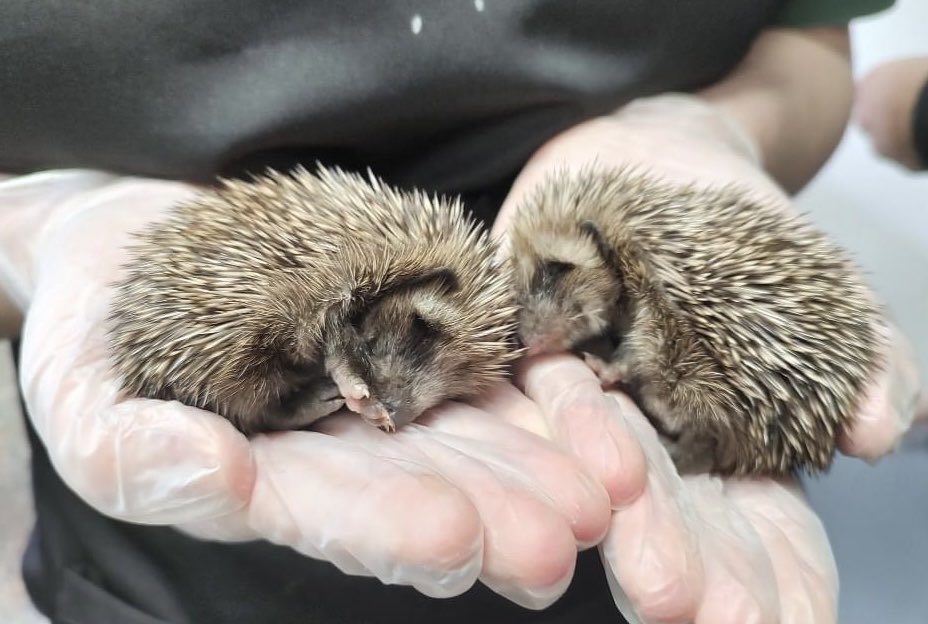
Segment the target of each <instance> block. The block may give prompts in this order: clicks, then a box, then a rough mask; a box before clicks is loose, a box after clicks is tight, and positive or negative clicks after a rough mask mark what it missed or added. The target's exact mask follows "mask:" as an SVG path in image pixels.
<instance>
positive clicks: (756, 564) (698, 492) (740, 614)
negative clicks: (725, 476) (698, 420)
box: [685, 476, 815, 624]
mask: <svg viewBox="0 0 928 624" xmlns="http://www.w3.org/2000/svg"><path fill="white" fill-rule="evenodd" d="M685 481H686V485H687V490H688V491H689V493H690V496H691V500H692V502H693V505H694V506H695V509H696V510H697V511H698V514H699V518H700V522H699V523H700V546H701V552H702V559H703V562H704V570H705V592H704V593H703V595H702V598H701V602H700V605H699V609H698V611H697V614H696V620H695V621H696V623H697V624H703V623H705V624H726V623H730V624H740V623H741V622H756V623H758V624H760V623H762V622H763V623H768V624H779V623H780V622H781V621H782V620H781V618H780V599H779V594H778V587H777V578H776V575H775V573H774V569H773V563H772V562H771V555H770V554H768V550H767V546H766V544H765V543H764V542H763V541H762V540H761V539H760V536H759V535H758V533H757V531H756V530H755V528H754V527H753V525H751V524H750V523H749V522H748V521H747V519H746V518H745V517H744V515H743V514H742V513H741V511H740V509H739V508H738V506H737V505H733V504H732V503H731V501H730V500H728V498H727V496H726V495H725V493H724V492H723V482H722V481H721V480H720V479H717V478H712V477H707V476H699V477H688V478H686V479H685ZM811 621H812V622H814V621H815V620H811Z"/></svg>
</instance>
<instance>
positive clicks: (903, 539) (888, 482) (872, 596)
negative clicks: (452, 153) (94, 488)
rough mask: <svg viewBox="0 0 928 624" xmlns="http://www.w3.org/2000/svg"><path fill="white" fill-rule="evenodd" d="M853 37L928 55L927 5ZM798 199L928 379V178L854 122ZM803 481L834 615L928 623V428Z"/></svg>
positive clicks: (5, 459)
mask: <svg viewBox="0 0 928 624" xmlns="http://www.w3.org/2000/svg"><path fill="white" fill-rule="evenodd" d="M852 37H853V42H854V51H855V58H854V71H855V74H856V75H857V76H861V75H863V74H864V73H865V72H866V71H868V70H869V69H871V68H872V67H874V66H875V65H877V64H879V63H882V62H885V61H889V60H892V59H896V58H899V57H903V56H910V55H928V2H925V0H897V2H896V6H895V7H894V8H893V9H891V10H889V11H887V12H884V13H882V14H880V15H878V16H875V17H872V18H867V19H862V20H858V21H857V22H856V23H855V24H854V25H853V26H852ZM797 202H798V205H799V208H800V209H801V210H803V211H807V212H809V213H810V214H811V215H812V217H813V218H814V219H815V220H816V221H818V223H819V224H821V225H822V226H823V227H824V228H826V229H827V230H828V231H829V232H830V233H831V234H832V235H833V236H834V237H835V238H836V239H837V240H838V241H839V242H841V243H842V244H844V245H845V246H846V247H848V248H849V249H851V250H852V251H853V252H854V253H855V255H856V258H857V260H858V262H859V263H860V264H862V265H863V266H864V267H865V269H866V270H867V271H868V273H869V275H870V280H871V283H872V284H873V286H874V287H875V288H876V289H877V291H878V292H879V293H880V294H881V295H882V296H883V298H884V300H885V301H886V302H887V303H888V305H889V307H890V310H891V313H892V314H893V317H894V319H895V321H896V323H897V324H898V325H899V326H900V327H901V328H902V329H903V331H904V332H905V334H906V335H907V336H908V337H909V338H910V339H911V340H912V342H913V343H914V345H915V347H916V350H917V352H918V357H919V361H920V364H921V370H922V378H923V380H925V381H926V382H928V173H923V174H912V173H908V172H907V171H905V170H904V169H902V168H901V167H899V166H896V165H893V164H891V163H889V162H887V161H883V160H880V159H879V158H878V157H877V156H876V155H875V154H874V153H873V152H872V151H871V149H870V147H869V145H868V143H867V141H866V139H865V138H864V136H863V135H862V133H861V132H860V131H859V130H858V129H857V128H856V127H851V128H849V129H848V131H847V133H846V135H845V137H844V140H843V142H842V143H841V146H840V147H839V148H838V150H837V152H836V153H835V154H834V156H833V157H832V159H831V160H830V161H829V163H828V164H827V165H826V167H825V168H824V169H823V170H822V172H821V173H820V174H819V176H818V177H817V178H816V179H815V180H814V181H813V183H812V184H811V185H810V186H809V187H808V188H807V189H806V190H805V191H804V192H803V193H802V194H801V195H800V196H799V197H798V199H797ZM14 383H15V380H14V379H13V375H12V368H11V364H10V353H9V345H8V344H6V343H4V342H0V501H3V502H2V504H0V622H4V623H5V624H38V623H40V622H46V621H47V620H45V619H44V618H41V617H40V616H38V615H37V614H36V613H35V612H34V611H33V610H32V608H31V605H30V603H29V600H28V598H27V597H26V595H25V592H24V590H23V588H22V583H21V581H20V576H19V560H20V556H21V553H22V548H23V546H24V544H25V540H26V535H27V532H28V530H29V528H30V527H31V525H32V511H31V500H30V495H29V490H28V487H29V483H28V472H27V470H26V466H27V462H28V453H27V450H26V442H25V439H24V433H23V430H22V426H21V422H20V418H19V411H18V410H19V408H18V403H17V399H16V392H15V385H14ZM806 487H807V491H808V493H809V498H810V500H811V501H812V504H813V506H814V507H815V509H816V511H817V512H818V513H819V514H820V516H821V517H822V519H823V521H824V522H825V526H826V529H827V530H828V534H829V537H830V538H831V544H832V548H833V550H834V553H835V558H836V560H837V562H838V568H839V573H840V578H841V597H840V618H839V621H840V622H841V623H842V624H872V623H873V622H892V623H893V624H925V622H928V591H926V590H928V585H926V582H928V432H914V434H913V435H911V436H910V440H908V443H907V445H906V446H905V447H904V448H903V449H901V450H900V452H898V453H896V454H895V455H893V456H892V457H889V458H887V459H884V460H883V461H881V462H880V463H879V465H878V466H876V467H871V466H868V465H867V464H864V463H863V462H860V461H857V460H850V459H845V458H839V460H838V461H837V463H836V464H835V466H834V468H833V469H832V471H831V473H830V474H829V475H828V476H827V477H824V478H820V479H815V480H808V481H807V482H806ZM101 624H102V623H101Z"/></svg>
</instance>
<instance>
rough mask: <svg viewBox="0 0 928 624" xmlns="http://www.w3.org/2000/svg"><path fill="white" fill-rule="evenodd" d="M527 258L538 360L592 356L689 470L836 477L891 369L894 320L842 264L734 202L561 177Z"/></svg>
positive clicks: (519, 265) (799, 222) (520, 266)
mask: <svg viewBox="0 0 928 624" xmlns="http://www.w3.org/2000/svg"><path fill="white" fill-rule="evenodd" d="M511 245H512V248H511V251H512V266H513V273H514V280H515V286H516V290H517V296H516V298H517V303H518V304H519V305H520V306H521V312H520V313H519V314H520V316H519V328H518V334H519V337H520V339H521V341H522V342H523V344H525V346H526V347H528V350H529V352H530V353H531V352H547V351H561V350H575V351H580V352H584V356H585V358H586V360H587V362H589V363H590V365H591V367H592V368H594V370H596V372H597V373H598V375H599V376H600V378H601V379H602V380H603V382H604V383H605V384H607V385H608V384H611V383H616V382H619V383H620V384H621V385H622V386H624V388H625V389H626V390H627V391H628V392H629V394H630V396H632V397H633V398H634V399H635V400H636V402H637V403H638V404H639V406H640V407H641V408H642V410H643V411H644V412H645V414H646V415H647V416H648V417H649V419H651V421H652V422H653V423H654V424H655V428H656V429H657V430H658V431H659V432H660V433H661V436H662V439H663V441H664V442H665V445H666V446H667V448H668V450H669V452H670V454H671V457H672V458H673V459H674V461H675V463H676V465H677V467H678V469H679V470H680V471H681V472H714V473H717V474H723V475H767V476H778V475H784V474H787V473H791V472H793V471H796V470H801V471H806V472H810V473H815V472H818V471H823V470H826V469H827V468H828V467H829V466H830V464H831V461H832V458H833V456H834V451H835V446H836V438H837V436H838V435H839V433H840V432H841V431H842V430H843V428H844V427H846V426H847V425H848V423H849V422H850V420H851V419H852V418H853V417H854V415H855V413H856V409H857V407H858V403H859V402H860V401H861V400H862V398H863V394H864V392H865V388H866V386H867V385H868V382H870V381H872V380H874V379H875V378H876V375H877V374H878V372H879V368H880V366H881V365H882V353H883V352H884V346H885V345H884V340H885V339H884V336H883V333H882V327H884V325H883V319H882V315H881V311H880V309H879V307H878V306H877V305H876V303H875V302H874V297H873V295H872V294H871V292H870V291H869V289H868V288H867V286H866V285H865V284H864V282H863V280H862V279H861V277H859V274H858V272H857V270H856V269H855V267H854V266H853V265H852V264H851V263H850V261H849V260H848V259H847V258H846V257H845V254H844V253H843V252H842V250H841V249H839V248H838V247H837V246H836V245H834V244H832V243H830V242H829V241H828V240H827V239H826V237H825V236H824V235H822V234H821V233H819V232H818V231H817V230H816V229H815V228H814V227H813V226H812V225H811V224H810V223H808V222H806V221H805V220H804V219H802V218H801V217H799V216H798V215H792V214H787V213H786V212H785V211H783V210H782V209H781V208H778V207H777V206H775V205H772V204H770V203H765V202H763V201H758V200H755V199H751V198H750V197H749V196H748V194H747V193H746V192H744V191H741V190H739V189H737V188H735V187H732V186H730V187H724V188H720V189H716V190H703V189H698V188H696V187H694V186H689V187H678V186H672V185H669V184H667V183H661V182H660V181H658V180H656V179H654V178H652V177H650V176H649V175H647V174H644V173H642V172H641V171H636V170H633V169H628V168H625V169H618V170H593V169H587V170H585V171H582V172H580V173H579V174H573V175H570V174H566V173H558V174H555V175H552V176H549V178H548V179H547V180H546V181H544V182H543V183H542V184H541V185H540V186H539V187H538V189H536V192H535V194H534V195H533V196H532V197H531V198H530V199H529V200H528V201H527V202H526V203H525V204H523V205H522V206H521V207H520V211H519V213H518V215H517V216H516V218H515V222H514V224H513V227H512V230H511ZM597 341H598V342H599V344H600V345H603V344H605V345H606V346H607V351H606V353H605V355H602V356H600V355H596V354H594V353H595V352H594V351H592V347H593V345H594V344H595V343H596V342H597Z"/></svg>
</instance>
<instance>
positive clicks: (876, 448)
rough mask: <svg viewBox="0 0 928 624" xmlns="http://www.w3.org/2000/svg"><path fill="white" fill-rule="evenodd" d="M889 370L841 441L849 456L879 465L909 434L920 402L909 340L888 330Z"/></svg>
mask: <svg viewBox="0 0 928 624" xmlns="http://www.w3.org/2000/svg"><path fill="white" fill-rule="evenodd" d="M887 331H888V337H889V354H888V356H887V366H886V368H885V370H884V371H883V372H882V374H881V375H880V377H879V378H878V379H876V380H874V382H873V384H872V385H871V386H870V388H869V389H868V390H867V392H866V394H865V396H864V400H863V402H862V404H861V407H860V408H859V409H858V413H857V417H856V419H855V422H854V425H853V426H852V427H851V428H850V429H849V430H848V431H845V432H843V433H842V434H841V436H840V437H839V438H838V448H839V449H840V450H841V451H842V452H843V453H845V454H847V455H852V456H855V457H859V458H861V459H865V460H867V461H871V462H872V461H876V460H877V459H879V458H880V457H882V456H883V455H885V454H887V453H889V452H891V451H892V450H894V449H895V448H896V446H897V445H898V443H899V441H900V440H901V439H902V437H903V436H904V435H905V433H906V431H908V429H909V427H910V426H911V424H912V420H913V418H914V417H915V414H916V411H917V409H918V403H919V399H920V390H919V375H918V369H917V367H916V364H915V355H914V353H913V351H912V348H911V345H910V344H909V343H908V341H907V340H906V338H905V336H903V335H902V333H901V332H900V331H899V330H898V329H897V328H895V327H892V326H890V327H889V328H888V330H887Z"/></svg>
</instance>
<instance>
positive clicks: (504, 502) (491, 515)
mask: <svg viewBox="0 0 928 624" xmlns="http://www.w3.org/2000/svg"><path fill="white" fill-rule="evenodd" d="M418 422H419V424H415V425H412V426H407V427H405V428H403V429H402V430H400V431H399V432H397V433H396V434H394V435H384V434H381V433H380V432H377V431H374V430H373V429H372V428H371V427H369V426H363V425H359V423H358V422H357V421H356V419H353V420H352V419H333V420H331V421H329V422H328V423H323V424H322V428H323V429H324V430H325V431H326V432H327V433H330V434H332V435H335V436H338V437H339V438H340V439H343V440H351V441H353V442H356V443H358V444H363V446H364V448H365V449H367V450H369V451H370V452H371V453H374V454H376V455H377V456H378V457H385V458H391V460H393V461H403V462H409V461H414V462H416V463H417V464H418V465H423V466H429V468H430V469H431V470H434V471H435V473H436V474H441V475H443V476H444V477H445V478H446V479H447V480H448V481H449V482H452V483H454V485H455V486H456V487H457V488H459V489H460V490H461V491H462V492H464V493H465V494H466V495H467V496H468V497H469V499H470V501H471V502H472V504H473V505H474V507H475V509H476V510H477V512H478V513H479V516H480V520H481V521H482V523H483V526H484V527H485V530H484V542H483V547H484V557H483V572H482V574H481V577H480V579H481V581H482V582H483V583H484V584H486V585H487V586H488V587H490V588H491V589H493V590H494V591H496V592H498V593H500V594H502V595H504V596H505V597H507V598H508V599H510V600H513V601H514V602H516V603H518V604H520V605H522V606H525V607H529V608H542V607H545V606H547V605H549V604H550V603H552V602H553V601H554V600H556V599H557V598H558V597H559V596H560V595H561V594H562V593H563V592H564V590H566V588H567V586H568V584H569V582H570V579H571V577H572V575H573V568H574V564H575V560H576V552H577V545H578V542H579V543H580V544H584V543H592V542H595V541H598V540H599V539H601V537H602V536H603V534H604V533H605V530H606V528H607V526H608V522H609V510H610V507H609V501H608V497H607V495H606V493H605V492H604V490H603V488H602V486H601V485H600V484H599V483H598V482H596V481H595V480H594V479H592V478H591V477H589V476H587V475H586V474H584V472H583V471H582V470H581V469H580V468H579V466H578V465H577V463H576V462H575V461H574V460H573V459H572V458H571V457H569V456H568V455H566V454H564V453H563V452H562V451H560V450H558V449H557V447H555V445H553V444H551V443H549V442H547V441H545V440H543V439H540V438H538V437H537V436H534V435H532V434H531V433H528V432H526V431H523V430H521V429H519V428H517V427H513V426H511V425H508V424H506V423H505V422H504V421H502V420H500V419H499V418H498V416H497V415H496V412H495V411H494V412H493V413H487V412H483V411H481V410H477V409H476V408H474V407H471V406H467V405H463V404H457V403H449V404H446V405H444V406H442V407H441V408H439V409H438V410H435V411H433V413H431V414H429V415H428V416H426V417H424V418H422V419H420V420H419V421H418Z"/></svg>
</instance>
